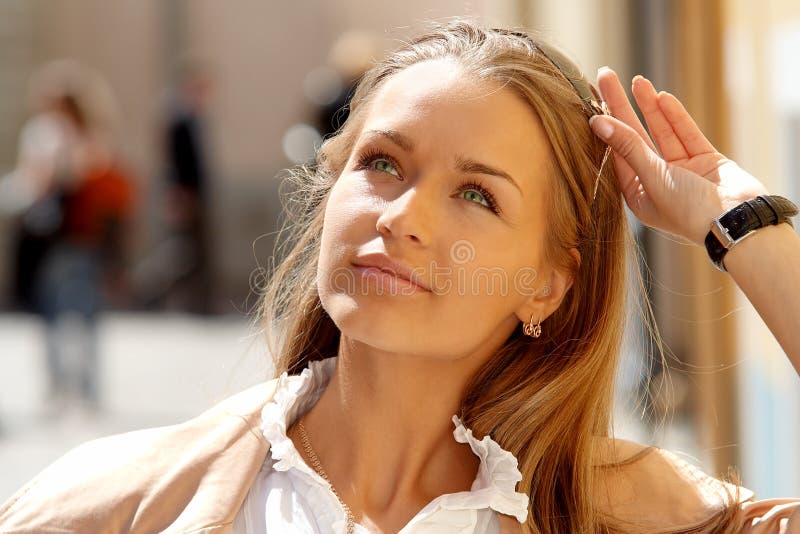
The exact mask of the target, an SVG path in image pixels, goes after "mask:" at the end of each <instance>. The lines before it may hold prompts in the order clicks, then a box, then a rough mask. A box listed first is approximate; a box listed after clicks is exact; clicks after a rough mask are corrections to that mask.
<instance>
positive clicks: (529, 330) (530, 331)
mask: <svg viewBox="0 0 800 534" xmlns="http://www.w3.org/2000/svg"><path fill="white" fill-rule="evenodd" d="M522 331H523V332H525V335H526V336H531V337H539V336H541V335H542V320H541V319H539V322H538V323H537V324H535V325H534V324H533V315H531V321H530V322H529V323H528V324H525V323H522Z"/></svg>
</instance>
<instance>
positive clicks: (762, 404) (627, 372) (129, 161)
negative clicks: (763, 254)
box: [0, 0, 800, 501]
mask: <svg viewBox="0 0 800 534" xmlns="http://www.w3.org/2000/svg"><path fill="white" fill-rule="evenodd" d="M463 15H466V16H470V17H474V18H477V19H479V20H481V21H484V22H486V23H488V24H493V25H503V26H514V27H524V28H529V29H533V30H535V31H537V32H539V34H540V35H542V36H543V37H545V38H548V39H550V40H551V41H552V42H554V43H555V44H557V45H560V46H561V47H562V48H563V49H564V50H565V51H567V52H568V53H569V54H570V55H571V56H572V57H573V58H575V59H576V60H577V62H578V63H579V64H580V65H581V66H582V68H583V70H584V72H585V73H586V74H587V77H589V78H590V79H591V80H594V73H595V71H596V69H597V68H598V67H600V66H601V65H609V66H611V67H613V68H615V69H616V71H617V72H618V73H619V74H620V77H621V78H622V79H623V83H624V84H625V80H630V79H631V77H632V76H633V75H634V74H636V73H641V74H643V75H645V76H647V77H648V78H650V79H651V80H653V82H654V83H655V85H656V87H657V88H658V89H664V90H667V91H670V92H673V93H674V94H676V95H677V96H678V97H679V98H680V99H681V100H682V101H683V102H684V103H685V104H686V106H687V107H688V109H689V111H690V112H691V113H692V114H693V116H694V117H695V118H696V120H697V122H698V123H699V124H700V126H701V128H702V129H703V131H704V132H705V133H706V134H707V136H708V137H709V138H710V140H711V141H712V142H713V143H714V144H715V145H716V146H717V147H718V148H719V149H720V150H721V151H722V152H724V153H726V154H728V155H729V156H730V157H731V158H732V159H734V160H736V161H737V162H738V163H739V164H740V165H741V166H742V167H744V168H745V169H747V170H748V171H750V172H751V173H752V174H754V175H755V176H757V177H759V178H760V179H761V180H762V181H763V182H764V183H765V184H766V185H767V187H768V188H769V189H770V191H771V192H772V193H774V194H781V195H784V196H787V197H789V198H791V199H792V200H794V201H796V202H797V201H798V200H800V155H798V154H800V91H798V86H799V85H800V63H798V61H797V57H798V55H800V4H798V3H797V2H795V1H793V0H762V1H761V2H758V3H754V2H749V1H747V0H703V1H697V0H674V1H668V0H651V1H647V0H598V1H588V0H586V1H582V0H561V1H559V2H548V1H545V0H475V1H471V2H465V1H464V0H425V1H421V0H408V1H406V2H391V3H390V2H366V1H360V0H325V1H322V0H308V1H305V2H294V3H280V4H278V3H275V2H256V1H250V0H247V1H244V0H243V1H240V2H235V3H231V2H226V3H222V2H212V1H206V0H194V1H191V2H189V1H179V0H158V1H156V0H119V1H116V2H105V1H101V0H73V1H71V2H48V1H44V0H2V2H0V501H3V500H5V498H7V497H8V496H10V494H11V493H12V492H13V491H14V490H16V489H17V488H18V487H19V486H20V485H22V484H23V483H24V482H25V481H27V480H28V479H29V478H31V477H32V476H33V475H34V474H36V473H37V472H38V471H40V470H41V469H42V468H44V467H45V466H46V465H47V464H48V463H50V462H51V461H53V460H54V459H56V458H57V457H58V456H60V455H61V454H63V453H64V452H65V451H66V450H67V449H68V448H70V447H72V446H74V445H77V444H78V443H80V442H82V441H85V440H87V439H91V438H93V437H98V436H102V435H106V434H110V433H115V432H122V431H126V430H132V429H137V428H143V427H147V426H156V425H163V424H172V423H176V422H179V421H182V420H184V419H186V418H188V417H191V416H194V415H196V414H198V413H200V412H201V411H203V410H204V409H206V408H207V407H210V406H211V405H212V404H213V403H214V402H216V401H218V400H220V399H221V398H223V397H224V396H226V395H229V394H232V393H234V392H236V391H238V390H240V389H242V388H244V387H246V386H248V385H250V384H254V383H256V382H258V381H260V380H263V379H264V378H267V377H269V376H270V369H269V364H268V360H269V358H268V357H267V355H266V353H265V350H266V349H265V347H264V345H263V343H262V340H261V338H260V334H259V333H258V331H257V329H256V328H253V327H252V326H251V324H250V320H251V315H250V313H251V312H252V310H253V308H254V306H255V305H256V300H257V299H256V297H255V293H254V292H253V290H252V288H253V287H255V286H257V285H258V283H259V279H260V278H259V277H260V273H261V268H262V267H263V266H267V265H269V263H270V261H271V259H270V256H271V253H272V247H273V244H274V232H275V231H276V230H277V229H278V225H279V222H280V211H279V210H280V199H279V189H278V188H279V184H280V177H279V173H280V171H281V170H282V169H285V168H287V167H290V166H292V165H294V164H296V163H301V162H304V161H307V160H308V159H309V158H310V157H312V156H313V154H314V150H315V148H316V147H318V146H319V144H320V142H321V140H322V138H323V136H324V135H326V134H327V133H330V132H331V131H333V130H334V129H335V128H336V127H338V126H339V125H340V124H341V123H342V121H343V120H344V118H345V113H343V112H342V111H340V110H341V108H342V106H343V105H344V104H345V103H346V101H347V97H348V94H349V91H350V89H351V87H352V83H353V81H354V80H355V79H356V78H357V77H358V76H359V75H360V74H361V73H362V72H363V70H364V69H366V68H368V67H369V65H370V64H371V62H372V61H373V60H375V59H377V58H380V57H381V56H382V55H383V54H385V53H386V52H388V51H390V50H392V49H394V48H396V47H397V46H398V45H399V44H400V43H401V42H402V41H403V40H405V39H408V38H409V37H411V36H413V35H414V34H416V33H418V32H419V31H421V30H422V29H423V28H424V26H425V24H426V22H427V21H429V20H444V19H446V18H448V17H453V16H463ZM629 215H630V214H629ZM631 221H632V223H633V227H634V229H635V232H636V237H637V241H638V245H639V247H640V248H641V250H642V252H643V254H644V255H645V257H646V266H643V270H644V272H645V282H646V285H645V287H646V290H647V293H648V295H649V297H650V298H651V299H652V303H653V310H654V313H655V315H656V318H657V321H658V327H659V329H660V332H661V334H662V336H663V342H664V349H665V351H666V353H667V362H668V367H669V368H670V369H669V373H665V372H664V369H663V367H662V366H661V365H658V364H656V363H652V362H654V358H655V357H656V348H655V347H654V346H653V344H652V343H651V342H648V341H646V338H645V337H644V329H643V327H642V324H641V321H640V317H639V314H640V312H639V311H638V310H639V305H640V304H639V303H637V302H631V304H630V318H631V320H630V328H629V331H628V336H627V339H626V344H625V351H624V355H623V356H624V358H623V360H624V362H625V363H624V366H623V368H622V369H621V370H620V388H619V394H618V406H617V416H616V423H615V429H616V432H617V435H618V436H620V437H627V438H629V439H634V440H637V441H640V442H645V443H654V444H657V445H660V446H664V447H668V448H670V449H672V450H674V451H676V452H678V453H679V454H682V455H683V456H684V457H686V458H687V459H688V460H689V461H691V462H693V463H695V464H697V465H700V466H701V467H703V468H704V469H705V470H707V471H708V472H710V473H712V474H714V475H715V476H720V475H723V474H724V473H725V472H726V470H727V467H728V466H735V467H737V468H738V469H739V470H740V473H741V475H742V480H743V483H744V485H745V486H747V487H749V488H751V489H753V490H755V491H756V494H757V496H759V497H764V498H766V497H774V496H790V495H791V496H798V495H800V456H798V454H797V450H798V448H799V447H800V379H798V376H797V375H796V373H795V372H794V370H793V369H792V367H791V366H790V364H789V363H788V361H787V359H786V357H785V355H784V354H783V352H782V350H781V349H780V347H779V346H778V345H777V343H776V342H775V341H774V339H773V338H772V336H771V334H770V333H769V331H768V330H767V328H766V327H765V325H764V324H763V322H762V321H761V319H760V318H759V317H758V315H757V314H756V313H755V311H754V309H753V308H752V306H751V305H750V304H749V303H748V302H747V300H746V298H745V297H744V296H743V294H742V293H741V292H740V291H739V290H738V289H737V288H736V287H735V286H734V285H733V284H732V283H731V281H730V279H729V278H728V277H727V276H724V275H722V273H719V272H718V271H716V270H715V269H714V268H713V267H712V266H711V265H710V263H709V261H708V258H707V257H706V254H705V251H704V249H701V248H699V247H695V246H691V245H687V244H685V243H679V242H675V241H674V240H673V239H670V238H668V237H666V236H664V235H662V234H660V233H656V232H652V231H650V230H649V229H645V228H642V227H640V226H639V225H638V224H637V223H636V221H635V220H634V219H631ZM632 261H633V260H632ZM776 283H780V282H779V281H776Z"/></svg>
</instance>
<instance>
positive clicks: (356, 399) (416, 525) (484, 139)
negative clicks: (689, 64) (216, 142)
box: [0, 22, 800, 533]
mask: <svg viewBox="0 0 800 534" xmlns="http://www.w3.org/2000/svg"><path fill="white" fill-rule="evenodd" d="M572 68H574V67H572ZM570 69H571V67H570V66H569V65H568V64H567V63H566V61H565V59H564V58H563V57H562V56H560V54H558V53H557V51H555V50H554V49H551V48H549V47H545V45H544V44H543V43H541V44H538V45H537V43H536V42H534V41H533V40H532V39H531V38H529V37H528V36H526V35H525V34H521V33H516V32H508V31H503V30H489V29H482V28H480V27H478V26H476V25H474V24H472V23H469V22H454V23H451V24H449V25H446V26H444V27H438V28H435V29H433V30H432V31H431V32H430V33H428V34H426V35H423V36H421V37H419V38H417V39H415V40H413V41H412V42H410V43H409V44H407V45H406V46H404V47H403V48H402V49H401V50H399V51H397V52H395V53H394V54H392V55H391V56H389V57H388V58H387V59H386V60H384V61H382V62H381V63H380V64H378V65H377V66H376V67H375V68H373V69H372V70H371V71H369V72H368V73H367V74H366V75H365V77H364V78H363V79H362V81H361V82H360V84H359V86H358V89H357V91H356V93H355V96H354V98H353V100H352V102H351V110H350V115H349V117H348V120H347V122H346V124H345V126H344V127H343V128H342V130H341V131H339V132H338V134H337V135H336V136H334V137H332V138H330V139H328V140H327V141H326V142H325V144H324V145H323V147H322V148H321V150H320V153H319V156H318V163H319V165H318V166H317V167H315V168H313V169H304V170H300V171H299V172H297V173H295V175H294V176H295V178H296V179H298V180H299V182H298V183H300V184H301V185H302V188H301V189H300V190H299V191H300V194H299V195H297V196H296V200H298V201H300V202H301V203H300V204H299V205H296V207H297V208H298V209H297V212H296V215H297V216H298V217H299V218H298V219H297V220H295V221H292V223H291V224H292V226H290V227H289V228H292V229H293V233H292V235H291V236H289V237H291V239H289V240H287V243H290V247H291V248H290V250H289V251H288V255H287V256H286V259H285V260H284V261H283V263H282V264H281V266H280V267H279V268H278V269H277V271H276V272H275V273H274V276H273V277H272V279H271V282H270V286H269V287H268V290H267V291H266V295H265V300H264V302H265V321H266V324H267V325H269V327H270V328H272V327H275V328H277V329H278V331H280V332H282V336H281V338H280V342H279V343H277V344H276V346H275V348H274V349H273V354H276V355H278V357H277V359H276V362H275V363H276V369H277V371H278V373H281V376H280V377H279V378H278V379H277V380H273V381H271V382H269V383H267V384H262V385H260V386H257V387H255V388H253V389H251V390H248V391H246V392H244V393H242V394H240V395H237V396H236V397H234V398H232V399H229V400H228V401H225V402H224V403H222V404H221V405H219V406H218V407H216V408H215V409H212V410H211V411H209V412H207V413H206V414H203V415H201V416H200V417H198V418H197V419H194V420H192V421H190V422H188V423H185V424H183V425H178V426H176V427H171V428H167V429H154V430H148V431H141V432H137V433H132V434H127V435H122V436H115V437H111V438H105V439H103V440H99V441H98V442H93V443H90V444H87V445H84V446H82V447H80V448H79V449H77V450H76V451H73V452H71V453H70V454H68V455H67V457H65V458H63V459H62V460H60V461H59V462H57V463H56V464H55V465H54V466H51V467H50V468H48V470H47V471H45V473H43V474H42V475H40V476H39V477H37V479H34V481H32V482H31V483H29V484H28V486H26V487H25V488H23V489H22V490H20V492H18V494H17V495H16V496H15V497H13V498H12V500H11V501H9V503H6V505H4V507H3V508H0V526H2V527H4V528H5V529H7V530H8V531H11V532H18V531H27V530H39V531H46V530H48V529H52V530H56V529H61V531H64V530H67V531H70V530H87V531H89V530H91V531H97V530H103V531H119V530H133V531H140V532H149V531H160V530H170V531H181V532H184V531H202V532H206V531H208V532H212V531H229V530H231V529H232V530H234V531H236V532H270V533H272V532H367V531H369V532H398V531H399V532H403V533H422V532H426V533H427V532H498V531H508V532H565V533H566V532H595V531H605V532H662V531H667V532H669V531H677V532H739V531H749V532H779V531H782V530H779V529H786V528H788V529H789V531H791V529H797V528H800V525H799V524H800V519H799V518H798V516H800V512H797V511H796V510H798V508H800V500H791V499H787V500H780V501H779V500H772V501H755V502H754V501H752V500H751V499H752V493H751V492H749V491H747V490H745V489H743V488H740V487H738V486H736V485H733V484H726V483H723V482H721V481H717V480H715V479H713V478H711V477H708V476H707V475H704V474H703V473H702V472H700V471H698V470H697V469H694V468H692V467H690V466H689V465H688V464H685V463H684V462H682V461H681V460H679V459H678V458H677V457H675V456H674V455H671V454H670V453H668V452H666V451H661V450H658V449H653V448H645V447H641V446H638V445H636V444H633V443H630V442H626V441H623V440H615V439H613V436H611V435H610V434H609V432H610V431H609V426H610V411H611V398H612V390H613V377H614V374H615V368H616V365H617V354H618V353H619V345H620V339H621V335H622V327H623V313H624V298H625V294H624V282H625V280H624V273H625V265H626V262H625V258H626V256H625V254H626V248H625V247H626V245H629V244H630V240H629V239H628V237H629V235H630V234H629V230H628V227H627V226H626V224H627V219H626V217H625V213H624V210H623V207H624V204H623V198H624V199H625V201H626V202H627V204H628V206H629V207H630V208H631V210H632V211H633V212H634V214H636V215H637V217H639V218H640V219H641V220H642V221H643V222H644V223H645V224H648V225H651V226H654V227H656V228H659V229H661V230H664V231H667V232H670V233H674V234H677V235H681V236H684V237H686V238H688V239H690V240H692V241H693V242H695V243H697V244H701V243H703V240H704V238H705V236H706V234H707V233H708V231H709V227H710V224H711V221H712V220H713V219H714V218H716V217H717V216H719V215H720V214H722V213H723V212H726V211H727V210H728V209H730V208H733V207H736V206H738V205H739V204H741V203H742V202H743V201H744V200H748V199H751V198H753V197H754V196H757V195H766V194H767V191H766V189H765V188H764V186H763V185H762V184H761V183H760V182H759V181H758V180H756V179H755V178H753V177H751V176H749V175H747V174H746V173H744V171H742V170H741V169H739V168H738V167H737V166H736V165H735V164H734V163H732V162H730V161H728V160H726V159H725V158H724V157H723V156H722V155H721V154H719V153H717V152H716V150H714V148H713V147H712V146H711V145H710V144H709V143H708V141H707V140H705V138H704V137H703V136H702V134H701V133H700V132H699V130H698V129H697V127H696V126H695V125H694V123H693V122H692V120H691V118H690V117H689V116H688V114H686V112H685V110H684V109H683V107H682V106H681V105H680V103H679V102H678V101H677V100H676V99H675V98H674V97H673V96H671V95H668V94H664V93H662V94H658V93H656V92H655V90H654V89H653V88H652V86H651V85H650V84H649V83H648V82H647V81H646V80H644V79H636V80H635V82H634V95H635V96H636V99H637V102H638V104H639V106H640V108H641V109H642V110H643V111H644V113H645V117H646V120H647V122H648V123H649V125H650V127H651V131H654V132H655V139H654V141H655V143H656V144H657V146H658V149H659V150H660V152H661V156H658V155H657V154H656V152H655V150H654V148H655V147H654V145H653V144H652V142H651V141H650V139H649V138H648V136H647V135H646V133H645V132H644V130H643V128H642V126H641V125H640V124H639V123H638V120H637V119H636V118H635V115H634V114H633V112H632V110H631V107H630V104H629V103H628V101H627V99H626V98H625V95H624V92H623V90H622V88H621V87H620V85H619V82H618V81H617V79H616V76H615V74H614V73H613V72H612V71H611V70H604V71H602V72H601V73H600V75H599V79H598V83H599V86H600V89H601V91H602V94H603V96H604V99H605V101H606V103H607V104H608V106H609V108H610V112H611V114H612V115H613V117H611V116H608V115H605V116H599V115H598V114H599V113H600V112H601V111H602V108H601V107H600V104H599V103H598V102H597V101H592V98H591V97H592V93H591V91H590V89H589V88H588V84H587V83H586V82H585V81H583V80H580V79H579V78H572V79H567V78H566V77H565V73H566V74H568V75H569V74H570ZM589 118H592V120H591V127H590V122H589V120H588V119H589ZM609 146H610V147H611V148H613V151H614V156H613V165H612V162H611V161H610V160H609V161H607V162H606V161H605V156H607V150H608V147H609ZM604 162H605V164H604ZM620 193H622V195H620ZM779 254H780V257H781V260H782V261H780V262H777V261H774V262H773V261H771V260H772V259H775V258H777V256H778V255H779ZM724 267H726V268H727V269H728V271H729V272H730V274H731V276H732V277H733V278H734V279H735V280H736V282H737V283H738V284H739V285H740V287H742V289H743V290H744V291H745V293H746V294H747V295H748V297H749V298H750V299H751V301H752V302H753V304H754V306H756V308H757V309H758V311H759V313H761V315H762V317H764V320H765V321H766V322H767V324H768V325H769V326H770V328H772V331H773V332H774V333H775V335H776V337H777V338H778V340H779V341H780V342H781V344H782V346H783V347H784V349H785V350H786V352H787V354H788V355H789V356H790V358H791V359H792V362H793V363H794V365H795V368H797V369H800V337H798V336H797V335H796V334H795V333H794V332H793V330H792V328H791V327H792V326H793V323H792V321H793V319H791V318H792V317H795V316H796V315H793V314H787V313H785V310H786V309H794V308H796V307H797V304H796V302H797V301H798V298H797V297H798V296H800V285H798V280H800V277H798V276H797V272H798V270H800V239H798V237H797V235H796V234H795V233H794V231H793V230H792V228H791V227H790V225H787V224H775V225H768V226H767V227H764V228H760V229H759V230H757V232H756V233H755V234H753V235H752V236H751V237H749V238H748V239H747V240H745V241H743V242H742V243H740V244H737V245H736V246H735V247H733V248H731V250H730V252H729V253H727V254H726V255H725V257H724ZM767 272H769V275H770V276H769V277H771V279H775V277H780V279H781V280H785V284H784V286H783V288H782V292H781V294H770V293H769V287H768V285H767V283H766V282H765V280H766V279H767V278H768V277H767V276H765V275H766V274H767ZM793 275H794V276H793ZM504 282H505V284H504ZM490 284H491V285H490ZM270 328H268V330H269V329H270ZM453 438H455V439H453ZM87 465H91V467H90V468H87ZM54 488H58V489H54ZM792 514H793V515H792ZM790 516H791V519H789V518H790ZM754 523H756V524H754ZM748 529H749V530H748Z"/></svg>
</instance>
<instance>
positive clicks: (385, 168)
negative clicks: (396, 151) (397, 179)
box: [373, 159, 398, 174]
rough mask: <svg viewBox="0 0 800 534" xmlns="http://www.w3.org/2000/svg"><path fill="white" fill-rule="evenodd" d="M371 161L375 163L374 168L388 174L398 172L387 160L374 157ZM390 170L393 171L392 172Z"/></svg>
mask: <svg viewBox="0 0 800 534" xmlns="http://www.w3.org/2000/svg"><path fill="white" fill-rule="evenodd" d="M373 163H374V164H375V170H377V171H380V172H388V173H389V174H398V173H397V169H395V168H394V165H392V162H391V161H389V160H386V159H375V160H373ZM392 170H393V171H394V172H392Z"/></svg>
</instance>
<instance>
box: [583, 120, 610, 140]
mask: <svg viewBox="0 0 800 534" xmlns="http://www.w3.org/2000/svg"><path fill="white" fill-rule="evenodd" d="M598 120H599V121H600V122H597V121H598ZM589 126H590V127H591V128H592V130H594V133H596V134H597V135H599V136H600V137H601V138H602V139H604V140H607V139H610V138H611V136H612V135H613V134H614V126H613V125H612V124H611V121H609V120H607V119H600V116H599V115H594V116H592V118H590V119H589Z"/></svg>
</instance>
